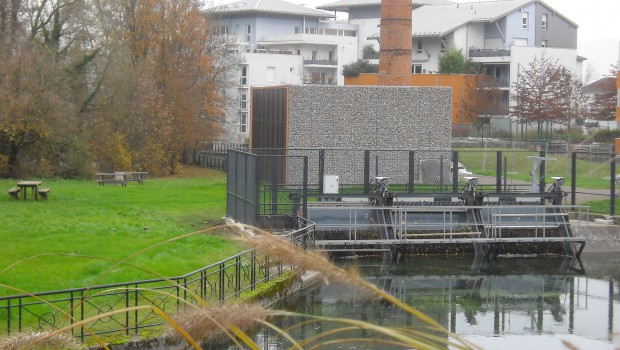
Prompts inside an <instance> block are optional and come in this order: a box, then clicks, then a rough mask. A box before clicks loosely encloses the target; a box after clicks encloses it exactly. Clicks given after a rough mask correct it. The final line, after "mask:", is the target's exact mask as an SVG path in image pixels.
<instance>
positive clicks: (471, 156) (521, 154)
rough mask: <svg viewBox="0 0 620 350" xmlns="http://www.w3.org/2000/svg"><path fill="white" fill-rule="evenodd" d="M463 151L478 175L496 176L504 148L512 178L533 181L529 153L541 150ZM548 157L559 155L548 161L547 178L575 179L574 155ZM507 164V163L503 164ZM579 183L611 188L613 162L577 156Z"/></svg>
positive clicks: (464, 160) (461, 158)
mask: <svg viewBox="0 0 620 350" xmlns="http://www.w3.org/2000/svg"><path fill="white" fill-rule="evenodd" d="M455 151H459V162H461V163H462V164H463V165H464V166H465V168H467V170H468V171H471V172H473V173H474V174H477V175H486V176H495V172H496V169H497V168H496V165H497V151H502V162H503V161H504V160H503V159H504V158H505V159H506V161H507V165H508V169H507V171H508V178H511V179H517V180H523V181H531V178H530V171H531V170H532V160H530V159H527V158H526V157H527V156H538V155H539V153H538V152H534V151H525V150H520V149H519V150H512V149H495V148H493V149H491V148H489V149H487V150H486V151H485V150H484V149H483V148H479V149H475V148H463V149H455ZM548 157H550V158H555V159H556V160H555V161H548V162H546V174H547V180H548V181H551V176H562V177H565V178H566V181H567V182H566V183H567V185H570V181H571V162H572V160H571V158H570V156H569V157H567V156H564V155H558V154H551V155H549V156H548ZM502 165H503V164H502ZM576 170H577V171H576V176H577V183H576V186H577V187H579V188H587V189H607V188H610V165H609V163H599V162H590V161H587V160H581V159H577V169H576Z"/></svg>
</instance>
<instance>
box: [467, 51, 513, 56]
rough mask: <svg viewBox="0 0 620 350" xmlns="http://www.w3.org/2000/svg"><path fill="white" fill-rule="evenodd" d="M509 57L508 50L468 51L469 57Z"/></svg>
mask: <svg viewBox="0 0 620 350" xmlns="http://www.w3.org/2000/svg"><path fill="white" fill-rule="evenodd" d="M505 56H510V50H492V49H469V57H505Z"/></svg>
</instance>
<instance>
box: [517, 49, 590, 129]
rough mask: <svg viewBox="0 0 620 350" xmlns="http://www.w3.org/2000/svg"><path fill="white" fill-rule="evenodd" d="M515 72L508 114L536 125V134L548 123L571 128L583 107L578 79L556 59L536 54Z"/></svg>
mask: <svg viewBox="0 0 620 350" xmlns="http://www.w3.org/2000/svg"><path fill="white" fill-rule="evenodd" d="M518 74H519V75H518V78H517V81H516V82H514V83H513V88H514V91H515V92H514V94H513V95H512V97H511V98H512V100H513V101H514V105H513V108H512V109H511V111H510V114H511V115H512V116H513V117H516V118H518V119H519V120H520V121H521V122H525V123H535V124H537V126H538V135H539V137H541V135H542V131H543V125H546V124H547V123H552V122H556V123H562V124H565V125H567V126H568V127H570V123H571V120H572V119H574V118H575V117H576V116H577V114H578V112H579V109H580V108H581V107H582V106H583V100H584V99H583V94H582V92H581V82H580V80H579V79H577V78H576V77H575V76H574V75H573V74H572V73H571V72H570V71H569V70H568V69H567V68H566V67H564V66H562V65H560V64H558V62H557V60H551V59H549V58H547V57H545V56H541V57H535V58H534V59H533V60H532V61H531V62H530V64H529V65H528V66H527V67H525V68H523V69H522V70H521V71H520V72H518Z"/></svg>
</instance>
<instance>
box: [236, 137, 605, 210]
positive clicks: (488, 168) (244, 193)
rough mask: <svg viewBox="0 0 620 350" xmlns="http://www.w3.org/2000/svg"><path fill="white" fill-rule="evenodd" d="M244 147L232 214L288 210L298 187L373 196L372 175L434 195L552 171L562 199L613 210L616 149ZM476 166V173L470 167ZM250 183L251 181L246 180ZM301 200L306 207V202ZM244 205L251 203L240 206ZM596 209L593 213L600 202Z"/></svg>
mask: <svg viewBox="0 0 620 350" xmlns="http://www.w3.org/2000/svg"><path fill="white" fill-rule="evenodd" d="M245 154H247V155H246V156H245V157H253V158H252V159H255V163H251V164H253V165H252V166H253V167H255V168H256V169H254V168H252V169H250V168H246V167H244V166H241V167H240V168H239V169H236V170H235V173H234V174H232V178H231V177H230V176H229V182H228V189H229V196H228V198H229V207H228V208H229V213H228V214H229V216H231V217H233V218H235V219H237V220H240V221H243V222H258V221H260V218H261V217H265V216H269V215H285V214H290V213H291V212H292V211H293V209H292V208H293V206H294V203H293V202H292V201H291V199H290V198H291V195H292V194H293V195H294V194H298V195H299V194H301V195H302V199H301V200H302V201H304V200H307V201H321V200H324V199H329V198H330V197H332V198H336V199H338V197H343V196H366V197H368V195H369V194H371V193H372V190H373V188H374V185H375V177H389V178H390V181H389V182H390V191H391V192H394V193H397V194H398V195H399V196H407V195H411V196H414V195H417V194H433V196H435V197H441V196H442V195H443V196H447V195H450V194H456V193H459V192H462V187H463V185H464V184H465V181H464V178H465V177H467V176H476V177H479V178H480V181H479V185H478V189H479V190H481V191H484V192H487V193H510V192H532V191H534V192H539V193H544V192H547V191H549V189H548V187H550V186H551V185H553V183H554V179H553V178H557V177H561V178H564V179H565V182H566V183H565V185H564V186H563V191H564V193H565V194H566V196H565V199H564V200H563V202H564V204H567V205H568V204H570V205H576V204H578V203H579V204H581V203H583V202H584V200H583V199H584V198H587V200H595V201H597V200H600V201H609V203H610V209H609V212H605V213H602V214H605V215H612V216H613V215H615V201H616V196H617V194H616V193H615V192H616V186H617V184H616V182H615V181H616V180H615V179H616V177H617V174H616V162H617V158H616V155H615V153H613V152H607V153H601V154H600V155H599V156H598V158H597V159H598V161H596V162H591V161H589V160H587V159H583V154H582V152H577V151H575V152H570V153H568V154H567V153H558V152H547V151H546V150H545V149H538V148H535V146H534V148H533V149H506V150H503V151H498V150H494V149H488V150H487V149H482V150H481V149H466V148H463V149H458V151H456V150H351V149H278V150H271V149H253V150H249V151H247V152H245ZM536 157H538V158H545V159H548V160H545V161H542V162H540V163H539V164H537V169H536V171H534V169H533V167H534V164H533V162H532V161H533V160H532V159H531V158H536ZM551 158H552V159H551ZM230 159H231V158H230V156H229V161H230ZM603 159H606V160H605V161H602V160H603ZM584 161H585V162H584ZM244 162H246V161H245V160H244ZM248 164H249V163H248ZM468 166H470V169H467V167H468ZM472 168H473V169H474V170H475V174H471V173H469V174H467V173H466V172H465V171H466V170H471V169H472ZM584 170H587V171H584ZM533 172H534V173H533ZM584 174H589V175H588V177H589V178H590V179H588V180H587V181H586V179H585V178H584ZM331 175H336V176H338V180H339V183H338V189H337V192H335V193H326V191H325V185H326V184H325V178H326V176H331ZM592 178H594V179H595V181H594V182H595V186H594V187H599V188H601V189H599V190H587V188H590V187H591V185H592V180H591V179H592ZM304 181H305V185H304ZM246 185H252V186H253V187H252V188H244V187H243V186H246ZM235 186H236V187H235ZM304 191H305V192H304ZM578 199H579V201H578ZM242 204H243V205H246V207H245V208H244V207H242V206H241V205H242ZM235 205H236V208H238V211H237V213H242V214H243V215H245V214H249V215H252V218H255V219H253V220H254V221H248V220H247V219H243V218H242V217H241V216H240V217H237V216H235V215H236V214H235V213H231V210H232V209H231V208H235ZM301 205H302V206H303V212H306V208H307V202H305V201H304V202H302V204H301ZM247 208H249V209H248V210H249V211H248V210H246V211H243V210H245V209H247ZM242 209H243V210H242ZM250 211H251V212H250ZM592 212H593V213H596V210H593V211H592ZM243 215H242V216H243Z"/></svg>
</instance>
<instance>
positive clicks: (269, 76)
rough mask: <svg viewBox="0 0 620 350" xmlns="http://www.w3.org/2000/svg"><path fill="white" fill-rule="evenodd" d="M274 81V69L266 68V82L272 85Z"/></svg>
mask: <svg viewBox="0 0 620 350" xmlns="http://www.w3.org/2000/svg"><path fill="white" fill-rule="evenodd" d="M275 81H276V67H267V82H268V83H273V82H275Z"/></svg>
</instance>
